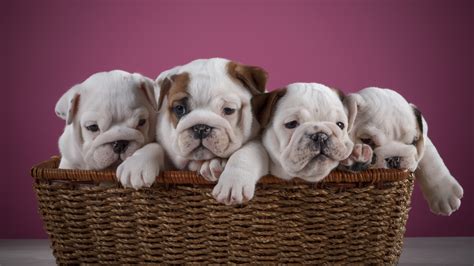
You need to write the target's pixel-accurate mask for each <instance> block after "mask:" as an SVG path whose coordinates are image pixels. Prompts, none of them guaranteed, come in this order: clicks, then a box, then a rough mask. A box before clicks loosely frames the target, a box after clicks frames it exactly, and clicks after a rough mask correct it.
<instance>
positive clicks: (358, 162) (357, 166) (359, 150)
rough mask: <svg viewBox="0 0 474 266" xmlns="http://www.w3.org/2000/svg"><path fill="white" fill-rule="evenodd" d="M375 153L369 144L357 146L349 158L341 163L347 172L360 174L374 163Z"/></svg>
mask: <svg viewBox="0 0 474 266" xmlns="http://www.w3.org/2000/svg"><path fill="white" fill-rule="evenodd" d="M372 156H373V151H372V148H371V147H370V146H369V145H367V144H355V145H354V148H353V149H352V153H351V155H350V156H349V158H347V159H345V160H344V161H341V165H342V166H344V167H345V168H346V169H347V170H349V171H353V172H359V171H363V170H366V169H367V168H369V166H370V164H371V162H372Z"/></svg>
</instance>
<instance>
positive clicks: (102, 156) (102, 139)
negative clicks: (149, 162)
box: [83, 127, 145, 169]
mask: <svg viewBox="0 0 474 266" xmlns="http://www.w3.org/2000/svg"><path fill="white" fill-rule="evenodd" d="M144 144H145V136H144V135H143V134H142V133H141V132H140V131H138V130H136V129H131V128H128V127H127V128H125V127H120V128H113V129H110V130H108V131H106V132H104V133H101V134H100V135H99V136H97V137H96V138H95V139H94V140H93V141H92V142H91V143H84V146H83V149H84V154H85V156H84V159H85V160H86V162H88V164H89V165H93V166H95V167H94V168H95V169H104V168H107V167H110V166H111V165H113V164H114V163H117V162H118V161H124V160H125V159H126V158H128V157H129V156H131V155H132V154H133V153H134V152H135V151H136V150H138V149H139V148H141V147H143V145H144Z"/></svg>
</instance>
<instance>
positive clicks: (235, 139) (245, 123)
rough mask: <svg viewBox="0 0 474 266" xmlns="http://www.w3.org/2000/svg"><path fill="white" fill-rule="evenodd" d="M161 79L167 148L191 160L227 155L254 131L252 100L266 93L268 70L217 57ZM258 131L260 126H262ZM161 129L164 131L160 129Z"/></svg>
mask: <svg viewBox="0 0 474 266" xmlns="http://www.w3.org/2000/svg"><path fill="white" fill-rule="evenodd" d="M158 82H159V83H160V99H159V105H160V106H161V108H160V112H163V113H164V114H165V115H164V116H163V119H162V120H161V122H160V126H162V127H163V129H164V130H161V131H162V132H166V133H167V134H168V135H167V136H165V135H164V133H159V134H161V136H160V139H169V143H166V144H164V146H165V149H167V150H172V152H173V153H175V154H177V155H179V156H180V157H183V158H186V159H188V160H209V159H212V158H215V157H220V158H227V157H229V156H230V155H231V154H232V153H233V152H235V151H236V150H237V149H238V148H240V147H241V146H242V145H243V144H244V143H245V141H247V140H248V139H249V138H250V137H251V136H252V135H253V134H254V133H255V131H256V130H255V128H254V129H253V130H252V127H253V126H255V125H253V120H254V118H253V116H252V112H251V107H250V99H251V97H252V95H253V94H257V93H262V92H263V91H264V88H265V82H266V73H265V72H264V71H263V70H262V69H260V68H258V67H250V66H244V65H241V64H238V63H235V62H232V61H229V60H225V59H219V58H213V59H205V60H196V61H193V62H191V63H189V64H187V65H185V66H182V67H180V68H179V71H175V73H174V74H173V75H171V76H169V77H166V78H164V79H163V80H161V81H160V80H158ZM257 130H258V129H257ZM159 131H160V130H159Z"/></svg>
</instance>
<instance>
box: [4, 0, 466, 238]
mask: <svg viewBox="0 0 474 266" xmlns="http://www.w3.org/2000/svg"><path fill="white" fill-rule="evenodd" d="M0 10H1V11H0V12H2V14H1V22H2V23H1V26H2V27H3V28H2V31H1V33H2V41H1V42H0V43H1V45H2V47H1V51H2V58H3V59H2V60H1V67H2V69H1V70H2V71H1V75H2V80H3V83H2V84H3V85H2V94H3V95H4V96H3V97H2V104H1V108H2V115H1V117H2V130H1V134H2V138H1V139H2V143H3V144H2V146H3V147H6V148H7V149H6V152H2V155H1V156H2V160H1V161H2V172H3V176H2V177H1V179H0V182H1V183H0V207H1V214H0V216H1V218H0V238H43V237H46V234H45V233H44V231H43V229H42V222H41V220H40V217H39V216H38V214H37V204H36V198H35V195H34V193H33V190H32V178H31V177H29V172H28V171H29V169H30V167H31V166H32V165H33V164H34V163H37V162H39V161H42V160H45V159H47V158H49V157H50V156H51V155H54V154H57V153H58V149H57V143H56V142H57V139H58V137H59V135H60V133H61V131H62V129H63V126H64V122H63V121H62V120H60V119H58V118H56V116H55V114H54V112H53V108H54V105H55V103H56V100H57V99H58V98H59V97H60V96H61V94H62V93H63V92H64V91H66V90H67V89H68V88H69V87H70V86H71V85H73V84H75V83H77V82H81V81H82V80H84V79H85V78H87V77H88V76H89V75H91V74H92V73H94V72H97V71H103V70H110V69H117V68H118V69H124V70H127V71H131V72H132V71H133V72H141V73H143V74H145V75H147V76H149V77H152V78H155V77H156V76H157V75H158V73H159V72H160V71H162V70H165V69H167V68H170V67H172V66H175V65H178V64H183V63H186V62H188V61H190V60H192V59H196V58H207V57H215V56H219V57H226V58H230V59H234V60H237V61H241V62H244V63H247V64H254V65H259V66H262V67H264V68H265V69H266V70H268V72H269V73H270V80H269V82H268V88H269V89H274V88H278V87H282V86H285V85H286V84H289V83H292V82H296V81H306V82H310V81H315V82H321V83H324V84H327V85H331V86H335V87H338V88H341V89H342V90H343V91H345V92H353V91H357V90H359V89H362V88H364V87H367V86H381V87H388V88H393V89H396V90H397V91H399V92H400V93H401V94H402V95H404V96H405V97H406V98H408V99H409V100H410V101H411V102H413V103H415V104H417V105H418V106H419V108H420V109H421V110H422V112H423V113H424V115H425V117H426V119H427V120H428V123H429V125H430V135H431V138H432V139H433V141H434V143H435V144H436V145H437V147H438V149H439V151H440V152H441V154H442V156H443V158H444V159H445V161H446V163H447V165H448V166H449V168H450V169H451V172H452V173H453V174H454V175H455V176H456V177H457V178H458V180H459V181H460V183H461V184H462V185H463V187H464V191H465V196H464V199H463V204H462V207H461V210H460V211H458V212H456V213H455V214H454V215H452V216H451V217H439V216H435V215H433V214H431V213H430V211H429V210H428V207H427V204H426V203H425V202H424V200H423V199H422V196H421V193H420V191H419V189H418V188H417V189H416V191H415V193H414V196H413V208H412V210H411V212H410V219H409V222H408V231H407V235H408V236H473V235H474V227H473V226H472V225H473V224H474V220H473V207H472V202H473V196H472V195H473V193H474V190H473V185H474V179H472V178H471V177H470V175H472V172H470V171H469V168H470V166H472V163H473V153H472V148H473V145H472V143H471V142H470V141H468V138H470V137H472V136H473V107H472V101H473V99H474V98H473V92H472V91H473V89H474V79H473V76H474V75H473V73H474V71H473V70H474V67H473V62H474V60H473V59H474V57H473V47H474V41H473V32H474V31H473V11H472V10H473V4H472V2H470V1H450V0H445V1H379V0H374V1H329V0H328V1H275V2H270V1H242V0H239V1H232V2H230V1H217V0H216V1H200V2H199V3H197V1H196V2H195V1H188V2H185V1H120V0H117V1H112V0H110V1H78V0H73V1H50V0H47V1H13V0H12V1H6V2H5V1H2V3H1V8H0ZM5 81H6V82H5Z"/></svg>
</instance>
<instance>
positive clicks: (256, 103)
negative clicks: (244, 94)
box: [252, 88, 287, 128]
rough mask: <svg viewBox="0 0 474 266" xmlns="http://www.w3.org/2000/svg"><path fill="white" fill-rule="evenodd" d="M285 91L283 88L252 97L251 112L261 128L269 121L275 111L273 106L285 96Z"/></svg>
mask: <svg viewBox="0 0 474 266" xmlns="http://www.w3.org/2000/svg"><path fill="white" fill-rule="evenodd" d="M286 91H287V89H286V88H283V89H278V90H274V91H272V92H267V93H264V94H259V95H255V96H253V97H252V112H253V114H254V115H255V117H256V118H257V121H258V122H259V123H260V125H261V127H262V128H265V127H266V126H267V125H268V124H269V123H270V121H271V119H272V117H273V114H274V113H275V106H276V104H277V103H278V100H280V99H281V98H282V97H283V96H285V94H286Z"/></svg>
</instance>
